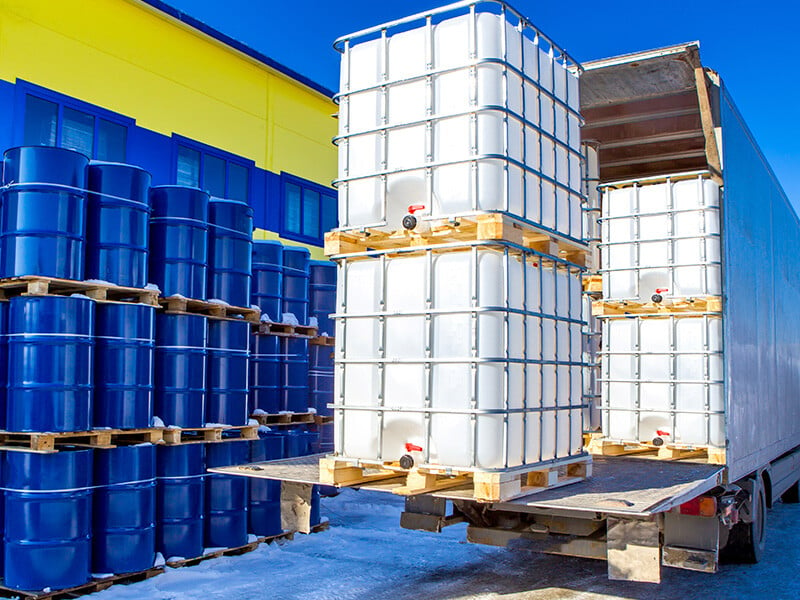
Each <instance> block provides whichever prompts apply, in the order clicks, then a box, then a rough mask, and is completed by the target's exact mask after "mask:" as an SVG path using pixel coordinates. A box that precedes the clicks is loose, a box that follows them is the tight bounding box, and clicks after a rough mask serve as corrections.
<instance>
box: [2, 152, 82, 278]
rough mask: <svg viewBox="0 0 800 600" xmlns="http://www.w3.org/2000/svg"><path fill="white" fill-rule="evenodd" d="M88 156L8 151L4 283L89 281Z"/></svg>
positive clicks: (4, 205)
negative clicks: (26, 278) (22, 278)
mask: <svg viewBox="0 0 800 600" xmlns="http://www.w3.org/2000/svg"><path fill="white" fill-rule="evenodd" d="M88 163H89V159H88V158H86V157H85V156H84V155H83V154H79V153H78V152H73V151H72V150H66V149H64V148H52V147H46V146H24V147H20V148H11V149H10V150H6V152H5V155H4V157H3V185H5V186H8V187H6V188H5V189H3V192H2V194H1V195H0V277H15V276H19V275H44V276H47V277H61V278H64V279H83V266H84V245H85V238H86V192H85V191H84V190H85V188H86V166H87V165H88Z"/></svg>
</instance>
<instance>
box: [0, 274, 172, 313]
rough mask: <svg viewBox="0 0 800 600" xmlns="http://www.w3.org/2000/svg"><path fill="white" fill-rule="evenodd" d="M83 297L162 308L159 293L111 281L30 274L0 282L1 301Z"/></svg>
mask: <svg viewBox="0 0 800 600" xmlns="http://www.w3.org/2000/svg"><path fill="white" fill-rule="evenodd" d="M69 294H83V295H85V296H88V297H89V298H92V299H94V300H99V301H109V302H138V303H141V304H148V305H150V306H158V305H159V304H158V294H159V292H158V290H151V289H145V288H131V287H124V286H120V285H114V284H113V283H107V282H95V281H73V280H71V279H59V278H57V277H41V276H38V275H26V276H22V277H11V278H8V279H2V280H0V298H2V299H7V298H13V297H14V296H46V295H56V296H64V295H69Z"/></svg>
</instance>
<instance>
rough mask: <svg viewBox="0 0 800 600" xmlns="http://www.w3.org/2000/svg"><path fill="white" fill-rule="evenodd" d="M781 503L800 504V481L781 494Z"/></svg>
mask: <svg viewBox="0 0 800 600" xmlns="http://www.w3.org/2000/svg"><path fill="white" fill-rule="evenodd" d="M781 502H783V503H784V504H798V503H800V481H795V482H794V485H793V486H792V487H790V488H789V489H788V490H786V491H785V492H783V494H781Z"/></svg>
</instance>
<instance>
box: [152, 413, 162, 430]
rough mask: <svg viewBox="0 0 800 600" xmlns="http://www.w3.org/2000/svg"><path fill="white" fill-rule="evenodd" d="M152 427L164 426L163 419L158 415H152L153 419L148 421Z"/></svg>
mask: <svg viewBox="0 0 800 600" xmlns="http://www.w3.org/2000/svg"><path fill="white" fill-rule="evenodd" d="M150 422H151V423H152V426H153V427H164V421H162V420H161V418H160V417H156V416H153V419H152V420H151V421H150Z"/></svg>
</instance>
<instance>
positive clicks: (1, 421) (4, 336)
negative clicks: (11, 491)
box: [0, 302, 8, 504]
mask: <svg viewBox="0 0 800 600" xmlns="http://www.w3.org/2000/svg"><path fill="white" fill-rule="evenodd" d="M7 385H8V302H0V429H5V428H6V386H7ZM0 504H2V502H0Z"/></svg>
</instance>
